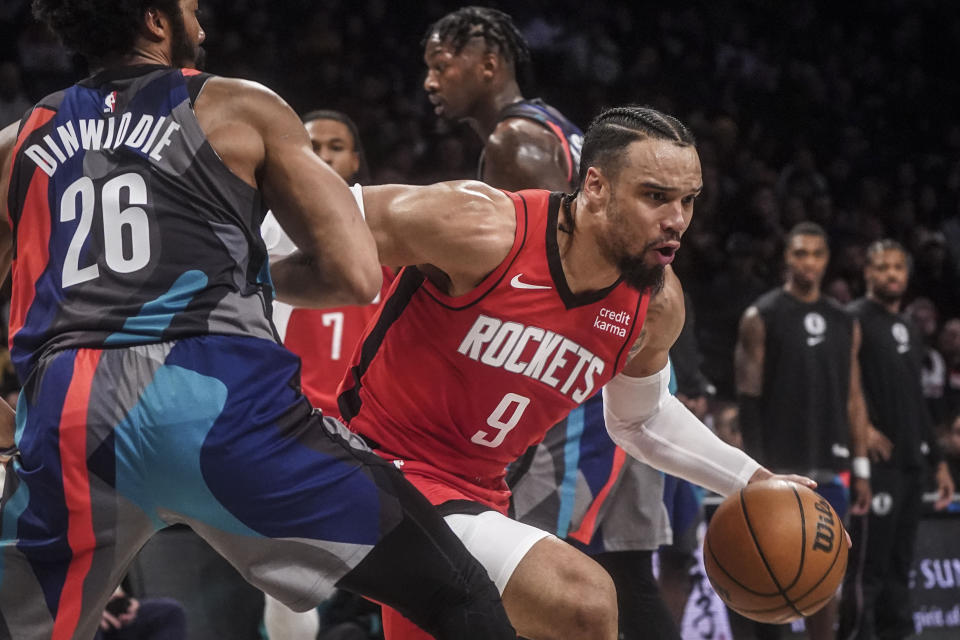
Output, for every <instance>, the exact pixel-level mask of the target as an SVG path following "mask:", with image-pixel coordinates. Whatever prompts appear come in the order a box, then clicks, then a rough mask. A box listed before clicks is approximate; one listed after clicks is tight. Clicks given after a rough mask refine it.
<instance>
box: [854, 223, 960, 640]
mask: <svg viewBox="0 0 960 640" xmlns="http://www.w3.org/2000/svg"><path fill="white" fill-rule="evenodd" d="M908 278H909V256H908V255H907V252H906V250H905V249H904V248H903V246H902V245H900V244H899V243H897V242H894V241H892V240H881V241H878V242H875V243H873V244H872V245H870V248H869V249H868V250H867V264H866V267H865V269H864V280H865V281H866V285H867V293H866V296H865V297H863V298H859V299H857V300H856V301H855V302H853V303H851V304H850V305H849V306H848V307H847V310H848V311H849V312H851V313H852V314H853V315H854V316H855V317H856V318H857V319H858V320H859V323H860V328H861V332H862V333H861V335H862V342H861V345H860V352H859V356H858V357H859V360H860V372H861V376H862V379H863V395H864V399H865V400H866V405H867V412H868V417H869V420H870V423H871V424H870V426H868V427H867V451H868V453H869V454H870V458H871V461H872V463H873V464H872V468H870V470H869V478H870V485H871V490H872V493H873V501H872V503H871V506H870V511H869V513H867V514H862V515H860V514H858V515H855V516H854V517H853V518H852V520H851V526H850V537H851V538H852V540H853V546H852V548H851V549H852V552H851V554H850V560H849V564H848V565H847V574H846V577H845V578H844V584H843V590H842V592H843V599H842V602H841V606H840V627H839V632H838V634H837V637H838V638H840V640H873V639H874V638H905V637H907V636H909V635H911V634H912V633H913V610H912V609H911V607H910V587H909V579H910V567H911V565H912V563H913V557H914V548H915V546H916V540H917V529H918V527H919V525H920V515H921V507H922V502H923V489H924V487H923V479H924V473H923V467H924V466H925V460H924V458H925V456H924V449H925V447H926V446H927V444H928V443H929V444H931V445H933V446H934V452H935V451H936V450H937V449H936V443H935V442H933V426H932V421H931V419H930V414H929V412H928V411H927V404H926V401H925V399H924V397H923V388H922V385H921V378H920V360H921V358H922V354H923V346H922V341H921V340H920V337H919V336H918V335H917V333H916V331H915V330H914V329H913V327H912V326H910V324H909V321H908V319H907V318H906V317H905V316H904V315H902V314H901V313H900V310H901V300H902V299H903V294H904V293H905V292H906V289H907V280H908ZM891 443H892V448H891ZM931 457H932V458H933V463H934V467H935V469H936V472H935V480H936V485H937V486H936V489H937V494H938V499H937V502H936V503H935V504H934V508H936V509H938V510H941V509H944V508H946V506H947V505H948V504H949V503H950V501H951V499H952V497H953V490H954V486H953V480H952V479H951V478H950V472H949V469H948V468H947V464H946V462H944V461H943V460H942V459H940V458H939V456H938V455H932V456H931ZM854 472H855V473H857V474H858V475H863V469H857V468H854Z"/></svg>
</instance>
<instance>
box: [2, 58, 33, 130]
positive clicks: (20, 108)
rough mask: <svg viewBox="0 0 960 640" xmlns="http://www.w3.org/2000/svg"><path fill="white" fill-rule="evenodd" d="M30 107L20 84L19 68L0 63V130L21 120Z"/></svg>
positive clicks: (8, 63)
mask: <svg viewBox="0 0 960 640" xmlns="http://www.w3.org/2000/svg"><path fill="white" fill-rule="evenodd" d="M32 106H33V103H32V102H30V101H29V100H28V99H27V96H26V95H25V94H24V92H23V86H22V84H21V83H20V68H19V67H18V66H17V65H15V64H14V63H12V62H3V63H0V129H2V128H3V127H5V126H7V125H8V124H10V123H11V122H15V121H17V120H19V119H20V118H22V117H23V114H24V113H26V111H27V109H29V108H30V107H32Z"/></svg>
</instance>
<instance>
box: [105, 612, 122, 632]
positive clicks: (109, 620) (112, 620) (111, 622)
mask: <svg viewBox="0 0 960 640" xmlns="http://www.w3.org/2000/svg"><path fill="white" fill-rule="evenodd" d="M122 626H123V623H121V622H120V621H119V620H117V618H116V616H114V615H113V614H111V613H110V612H109V611H107V610H106V609H104V610H103V613H102V614H101V615H100V628H101V629H103V630H104V631H110V630H111V629H119V628H120V627H122Z"/></svg>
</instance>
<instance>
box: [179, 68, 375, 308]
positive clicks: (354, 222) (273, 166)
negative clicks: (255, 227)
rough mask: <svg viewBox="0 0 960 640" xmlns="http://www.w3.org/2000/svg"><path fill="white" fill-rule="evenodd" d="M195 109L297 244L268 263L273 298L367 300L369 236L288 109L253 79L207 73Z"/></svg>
mask: <svg viewBox="0 0 960 640" xmlns="http://www.w3.org/2000/svg"><path fill="white" fill-rule="evenodd" d="M195 111H196V114H197V118H198V119H199V120H200V125H201V127H203V130H204V132H205V133H206V135H207V138H208V140H209V141H210V144H211V145H212V146H213V148H214V149H215V150H216V151H217V153H218V154H219V155H220V157H221V158H222V159H223V161H224V162H225V163H226V164H227V166H228V167H230V169H231V170H232V171H233V172H234V173H235V174H237V175H238V176H239V177H240V178H241V179H242V180H244V181H245V182H247V184H249V185H251V186H253V187H255V188H258V189H260V190H261V192H262V193H263V196H264V200H265V202H266V204H267V206H268V207H269V208H270V209H271V210H272V211H273V213H274V215H275V216H276V218H277V220H278V221H279V222H280V226H281V227H283V229H284V231H286V232H287V235H289V236H290V238H291V239H292V240H293V242H294V243H295V244H296V245H297V247H299V248H300V251H299V252H297V253H294V254H293V255H292V256H290V258H288V259H286V260H284V261H281V262H278V263H277V264H276V265H274V266H273V267H272V268H271V277H272V279H273V282H274V285H275V286H276V289H277V294H278V297H280V298H282V299H283V300H284V301H286V302H290V303H292V304H295V305H297V306H304V307H316V306H336V305H341V304H358V303H366V302H369V301H370V300H372V299H373V298H374V297H375V296H376V294H377V292H378V291H379V288H380V279H381V271H380V266H379V261H378V260H377V252H376V246H375V245H374V242H373V238H372V237H371V235H370V232H369V231H368V230H367V227H366V225H365V224H364V223H363V219H362V218H361V216H360V211H359V209H358V208H357V204H356V202H355V201H354V199H353V196H352V194H351V193H350V190H349V189H348V187H347V185H346V184H344V182H343V180H341V179H340V177H339V176H338V175H337V174H336V173H334V171H333V170H332V169H331V168H330V167H329V166H328V165H327V164H326V163H325V162H323V161H322V160H321V159H320V158H318V157H317V156H316V154H315V153H313V149H312V147H311V143H310V138H309V136H308V135H307V132H306V130H305V129H304V127H303V124H302V123H301V122H300V118H299V117H297V114H296V113H294V111H293V109H291V108H290V107H289V106H288V105H287V103H286V102H284V101H283V99H281V98H280V97H279V96H277V95H276V94H275V93H274V92H272V91H270V90H269V89H267V88H266V87H263V86H262V85H259V84H257V83H254V82H248V81H245V80H236V79H230V78H212V79H210V80H209V81H208V82H207V84H206V85H205V86H204V89H203V91H202V92H201V94H200V97H199V98H198V99H197V102H196V107H195Z"/></svg>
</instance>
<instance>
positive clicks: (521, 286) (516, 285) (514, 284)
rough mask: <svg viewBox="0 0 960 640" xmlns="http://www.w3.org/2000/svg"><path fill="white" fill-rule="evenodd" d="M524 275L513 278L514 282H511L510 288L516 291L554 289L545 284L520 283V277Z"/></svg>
mask: <svg viewBox="0 0 960 640" xmlns="http://www.w3.org/2000/svg"><path fill="white" fill-rule="evenodd" d="M522 275H523V274H522V273H518V274H517V275H515V276H513V280H511V281H510V286H511V287H513V288H514V289H553V287H548V286H547V285H543V284H527V283H526V282H520V276H522Z"/></svg>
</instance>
